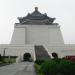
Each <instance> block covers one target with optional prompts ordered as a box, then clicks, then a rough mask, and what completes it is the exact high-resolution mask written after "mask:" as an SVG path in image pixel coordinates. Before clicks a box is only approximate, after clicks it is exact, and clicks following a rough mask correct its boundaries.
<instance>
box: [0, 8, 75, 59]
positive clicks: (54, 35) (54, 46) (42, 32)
mask: <svg viewBox="0 0 75 75" xmlns="http://www.w3.org/2000/svg"><path fill="white" fill-rule="evenodd" d="M18 20H19V23H15V25H14V32H13V35H12V39H11V43H10V44H1V45H0V54H1V55H3V52H4V50H5V55H6V56H9V55H10V56H23V55H24V53H26V52H28V53H30V54H31V56H32V58H33V60H36V55H35V48H34V46H35V45H36V46H38V45H39V46H40V45H42V46H44V48H45V49H46V50H47V52H48V54H49V55H51V53H52V52H56V53H58V55H59V57H64V56H75V44H73V45H72V44H71V45H70V44H64V40H63V37H62V33H61V30H60V25H59V24H57V23H54V20H55V18H51V17H48V16H47V14H42V13H40V12H39V11H38V8H37V7H35V11H34V12H32V13H28V15H27V16H26V17H19V18H18Z"/></svg>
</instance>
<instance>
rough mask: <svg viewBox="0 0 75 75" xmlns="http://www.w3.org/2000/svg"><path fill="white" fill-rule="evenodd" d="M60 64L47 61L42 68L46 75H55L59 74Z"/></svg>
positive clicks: (41, 70)
mask: <svg viewBox="0 0 75 75" xmlns="http://www.w3.org/2000/svg"><path fill="white" fill-rule="evenodd" d="M57 67H58V63H57V62H55V61H54V60H50V61H45V62H44V63H43V64H42V65H41V68H40V72H42V73H43V74H44V75H55V74H56V73H57Z"/></svg>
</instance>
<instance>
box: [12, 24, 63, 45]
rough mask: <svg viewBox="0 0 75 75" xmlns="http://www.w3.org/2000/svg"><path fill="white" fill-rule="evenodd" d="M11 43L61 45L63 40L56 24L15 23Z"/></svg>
mask: <svg viewBox="0 0 75 75" xmlns="http://www.w3.org/2000/svg"><path fill="white" fill-rule="evenodd" d="M11 44H35V45H60V44H62V45H63V44H64V41H63V38H62V34H61V31H60V27H59V26H57V25H21V24H15V28H14V32H13V35H12V39H11Z"/></svg>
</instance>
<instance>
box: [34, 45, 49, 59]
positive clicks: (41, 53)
mask: <svg viewBox="0 0 75 75" xmlns="http://www.w3.org/2000/svg"><path fill="white" fill-rule="evenodd" d="M35 56H36V60H44V59H50V56H49V54H48V52H47V51H46V50H45V48H44V46H42V45H40V46H35Z"/></svg>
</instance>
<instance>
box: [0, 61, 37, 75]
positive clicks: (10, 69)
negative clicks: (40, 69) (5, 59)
mask: <svg viewBox="0 0 75 75" xmlns="http://www.w3.org/2000/svg"><path fill="white" fill-rule="evenodd" d="M0 75H36V73H35V69H34V63H33V62H22V63H16V64H13V65H7V66H3V67H0Z"/></svg>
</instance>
